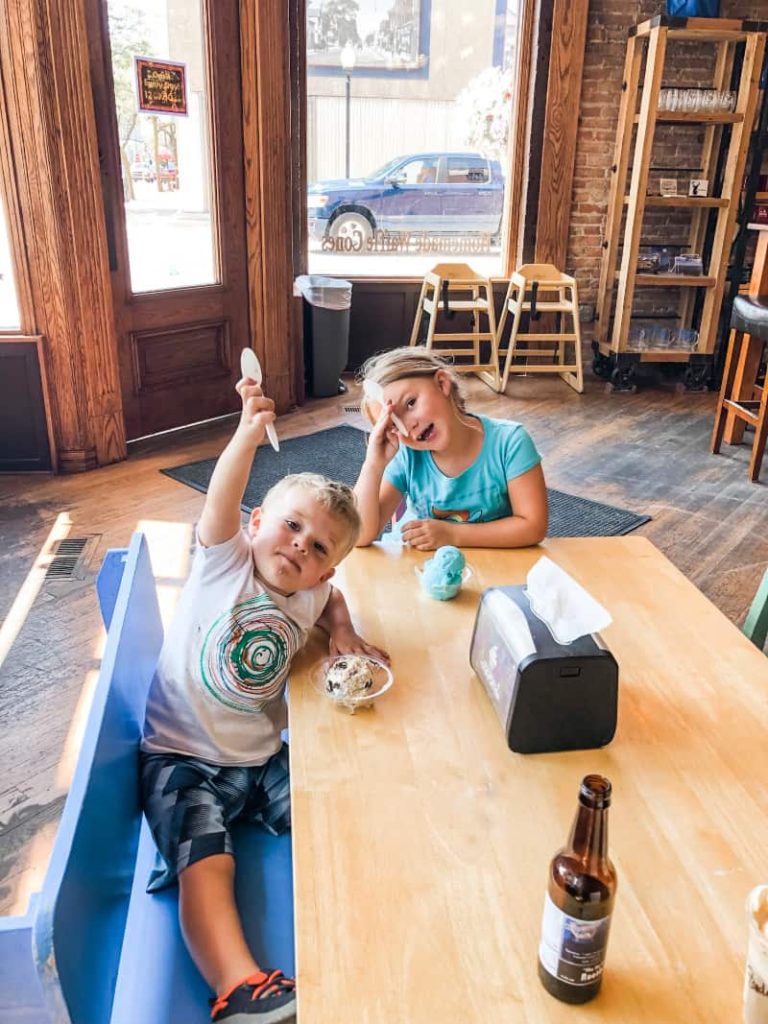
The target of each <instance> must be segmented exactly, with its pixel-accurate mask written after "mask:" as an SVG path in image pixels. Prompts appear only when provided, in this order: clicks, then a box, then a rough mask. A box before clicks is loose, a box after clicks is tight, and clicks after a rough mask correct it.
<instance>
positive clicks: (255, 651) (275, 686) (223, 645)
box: [200, 594, 302, 715]
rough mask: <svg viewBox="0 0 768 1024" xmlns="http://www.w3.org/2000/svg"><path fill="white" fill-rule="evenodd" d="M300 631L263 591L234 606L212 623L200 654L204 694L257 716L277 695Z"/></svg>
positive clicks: (299, 641) (227, 705)
mask: <svg viewBox="0 0 768 1024" xmlns="http://www.w3.org/2000/svg"><path fill="white" fill-rule="evenodd" d="M301 643H302V634H301V630H300V629H299V627H298V626H297V625H296V624H295V623H294V622H292V621H291V620H290V619H289V618H288V617H287V616H286V615H284V614H283V612H282V611H280V609H279V608H278V607H277V606H276V605H275V603H274V602H273V601H272V600H271V599H270V597H269V595H268V594H257V595H256V596H255V597H251V598H249V599H248V600H247V601H243V602H242V603H241V604H237V605H235V606H234V608H231V609H230V610H229V611H226V612H224V614H223V615H220V616H219V618H218V619H216V621H215V622H214V623H213V625H212V626H211V628H210V629H209V630H208V634H207V636H206V637H205V640H204V641H203V647H202V650H201V652H200V675H201V677H202V680H203V685H204V686H205V688H206V689H207V690H208V692H209V693H210V694H211V696H213V697H214V698H215V699H216V700H217V701H219V702H220V703H221V704H224V705H225V706H226V707H228V708H231V709H232V710H233V711H238V712H240V713H241V714H249V715H253V714H259V713H260V712H261V710H262V709H263V707H264V705H265V704H268V703H269V701H271V700H274V699H275V697H277V696H278V695H279V694H280V692H281V690H282V687H283V683H284V682H285V677H286V676H287V675H288V669H289V667H290V664H291V659H292V658H293V656H294V654H296V652H297V651H298V650H299V648H300V647H301Z"/></svg>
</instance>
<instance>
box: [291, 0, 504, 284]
mask: <svg viewBox="0 0 768 1024" xmlns="http://www.w3.org/2000/svg"><path fill="white" fill-rule="evenodd" d="M521 5H522V0H473V2H472V3H469V4H468V3H466V2H464V3H462V2H459V0H344V2H343V3H342V2H340V0H311V2H308V3H307V98H308V132H307V176H308V182H309V195H308V204H307V205H308V216H309V269H310V271H312V272H314V273H327V274H334V273H338V274H342V275H353V274H359V275H366V276H375V277H386V276H398V277H399V276H403V275H408V276H410V275H413V276H419V277H420V276H421V275H422V274H423V273H424V271H425V270H428V269H429V268H430V267H432V266H433V265H434V264H435V263H438V262H441V260H442V261H444V260H445V259H449V260H451V259H453V260H460V261H461V262H469V263H470V264H471V265H472V266H473V267H474V268H475V269H476V270H477V271H480V272H484V273H487V274H499V273H501V271H502V257H501V241H502V234H503V223H502V220H503V212H504V199H505V187H506V182H505V179H506V177H507V169H508V163H509V156H508V153H509V136H510V130H511V125H512V123H513V118H514V113H515V96H514V83H515V76H516V64H517V53H518V49H519V47H518V23H519V10H520V7H521Z"/></svg>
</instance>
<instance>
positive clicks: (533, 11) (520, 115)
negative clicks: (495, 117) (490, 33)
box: [502, 0, 539, 277]
mask: <svg viewBox="0 0 768 1024" xmlns="http://www.w3.org/2000/svg"><path fill="white" fill-rule="evenodd" d="M538 8H539V5H538V0H522V9H521V12H520V33H519V36H518V39H519V44H520V49H519V55H518V61H517V74H516V76H515V77H516V90H515V91H516V116H515V122H514V131H513V132H511V134H510V140H509V166H508V175H507V182H508V185H507V190H506V204H507V205H506V209H505V218H504V225H505V235H504V242H503V246H504V265H503V267H502V272H503V274H504V276H505V277H509V275H510V274H511V273H512V271H513V270H515V268H516V267H518V266H519V265H520V263H521V262H522V253H523V228H524V223H523V211H524V209H525V204H524V202H523V199H524V196H525V192H526V188H527V181H528V157H529V153H530V137H531V120H532V118H531V113H532V103H531V97H532V92H533V81H534V66H533V62H534V51H535V45H536V38H537V27H538V19H539V9H538Z"/></svg>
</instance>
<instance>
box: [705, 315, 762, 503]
mask: <svg viewBox="0 0 768 1024" xmlns="http://www.w3.org/2000/svg"><path fill="white" fill-rule="evenodd" d="M767 342H768V295H737V296H736V298H735V299H734V300H733V312H732V313H731V333H730V336H729V338H728V350H727V354H726V357H725V369H724V371H723V383H722V385H721V387H720V395H719V397H718V399H717V406H716V407H715V423H714V427H713V428H712V444H711V450H712V452H713V453H714V454H715V455H716V454H717V453H718V452H719V451H720V446H721V444H722V443H723V439H724V438H725V439H726V440H727V441H728V442H729V443H730V444H739V442H740V441H741V439H742V437H743V436H744V427H745V426H746V425H747V424H749V425H750V426H752V427H754V429H755V433H754V435H753V438H752V454H751V456H750V459H749V469H748V471H747V472H748V475H749V479H750V480H751V481H752V482H753V483H755V482H756V481H757V478H758V476H759V475H760V466H761V463H762V461H763V455H764V454H765V445H766V441H768V383H766V382H764V383H763V384H762V385H760V384H758V382H757V381H758V376H759V373H760V364H761V363H762V362H763V358H764V357H763V353H764V350H765V346H766V343H767ZM729 419H730V421H731V424H732V425H731V431H730V436H728V434H727V432H726V427H727V426H728V422H729Z"/></svg>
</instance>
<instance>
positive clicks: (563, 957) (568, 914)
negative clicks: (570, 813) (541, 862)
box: [539, 775, 616, 1003]
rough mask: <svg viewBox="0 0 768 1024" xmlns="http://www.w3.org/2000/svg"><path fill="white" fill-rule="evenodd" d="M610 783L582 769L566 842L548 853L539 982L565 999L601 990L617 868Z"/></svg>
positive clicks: (569, 1000)
mask: <svg viewBox="0 0 768 1024" xmlns="http://www.w3.org/2000/svg"><path fill="white" fill-rule="evenodd" d="M610 803H611V784H610V782H609V781H608V779H606V778H603V776H602V775H587V776H586V778H585V779H584V781H583V782H582V783H581V787H580V788H579V807H578V810H577V811H576V818H575V819H574V822H573V828H572V829H571V834H570V836H569V837H568V842H567V844H566V846H565V847H564V848H563V849H562V850H559V851H558V852H557V853H556V854H555V856H554V857H553V858H552V862H551V864H550V866H549V881H548V885H547V895H546V896H545V898H544V918H543V920H542V925H541V944H540V946H539V977H540V978H541V983H542V985H543V986H544V988H545V989H546V990H547V992H549V993H550V994H551V995H553V996H555V997H556V998H557V999H562V1000H563V1002H566V1003H586V1002H587V1001H588V1000H589V999H592V998H594V996H596V995H597V993H598V992H599V991H600V984H601V982H602V980H603V964H604V962H605V951H606V947H607V945H608V929H609V928H610V926H611V913H612V911H613V899H614V896H615V893H616V871H615V870H614V867H613V864H611V862H610V861H609V860H608V807H609V806H610Z"/></svg>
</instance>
